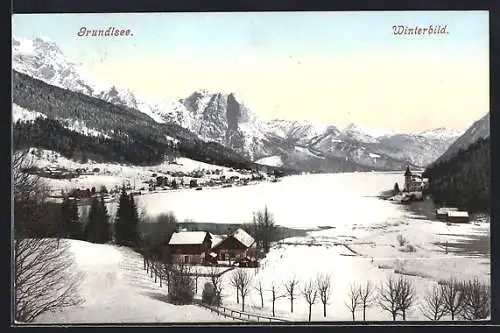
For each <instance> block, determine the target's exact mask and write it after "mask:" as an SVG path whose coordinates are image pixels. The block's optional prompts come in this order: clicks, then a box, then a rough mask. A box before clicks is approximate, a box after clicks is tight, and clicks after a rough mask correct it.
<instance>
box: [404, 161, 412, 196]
mask: <svg viewBox="0 0 500 333" xmlns="http://www.w3.org/2000/svg"><path fill="white" fill-rule="evenodd" d="M410 184H411V171H410V166H409V165H407V166H406V171H405V191H406V192H410Z"/></svg>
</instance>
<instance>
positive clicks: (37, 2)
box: [3, 0, 500, 332]
mask: <svg viewBox="0 0 500 333" xmlns="http://www.w3.org/2000/svg"><path fill="white" fill-rule="evenodd" d="M5 3H6V2H5ZM11 6H12V8H11V14H12V13H14V14H23V13H25V14H27V13H92V12H96V13H97V12H108V13H112V12H207V11H225V12H231V11H356V10H357V11H360V10H363V11H365V10H366V11H368V10H376V11H380V10H398V11H399V10H488V11H489V14H490V15H489V23H490V128H491V140H492V147H497V146H498V147H500V144H497V141H498V140H499V139H500V134H497V127H499V126H500V123H499V121H500V115H498V116H497V115H496V113H497V112H500V111H498V110H497V109H498V108H495V105H496V104H498V103H496V102H497V99H496V96H497V94H498V87H500V82H499V74H498V73H499V65H500V52H499V51H498V46H499V43H500V6H499V4H497V1H495V0H476V1H466V0H458V1H452V0H439V1H438V0H425V1H418V2H417V1H413V2H406V3H401V1H397V0H383V1H377V2H375V1H372V0H362V1H353V0H351V1H349V0H342V1H336V3H333V2H329V1H327V0H308V1H302V2H298V1H297V2H289V1H286V0H268V1H260V2H257V1H249V0H246V1H240V2H238V3H236V2H235V1H231V0H218V1H214V0H212V1H204V2H201V1H196V0H184V1H182V0H177V1H160V0H157V1H154V0H142V1H141V0H138V1H133V0H105V1H104V0H101V1H90V0H87V1H84V0H80V1H70V0H13V4H12V5H11ZM8 22H11V21H10V20H9V21H8ZM9 24H10V23H9ZM9 26H10V25H9ZM8 45H9V48H8V50H9V51H11V49H10V45H11V42H10V37H9V42H8ZM8 56H9V58H8V59H7V63H8V64H9V73H8V75H9V77H10V75H11V71H10V70H11V68H10V66H11V58H10V52H9V54H8ZM10 89H11V87H10V85H8V87H7V90H5V91H7V94H8V96H7V98H8V99H7V98H6V99H5V101H6V107H7V108H6V110H10V109H11V102H10V100H11V90H10ZM495 103H496V104H495ZM9 117H10V114H9ZM9 119H11V118H9ZM4 124H5V125H8V126H9V130H7V131H4V132H3V133H5V135H7V134H9V137H8V139H7V138H6V139H5V140H4V141H3V142H4V143H6V144H7V143H8V149H9V150H10V148H11V145H10V141H11V135H10V134H11V133H10V124H9V122H8V121H7V122H5V123H4ZM499 154H500V149H492V150H491V171H492V172H491V184H492V186H491V194H492V205H491V207H492V211H491V222H492V224H491V227H490V235H491V240H490V242H491V259H490V260H491V288H492V321H491V322H488V323H481V324H480V323H478V324H477V326H476V325H471V323H458V322H456V323H455V322H439V323H436V324H435V325H433V323H431V322H408V323H401V322H397V323H393V322H386V323H381V322H373V323H366V324H362V325H359V323H358V324H357V325H349V324H348V323H346V322H333V323H331V322H328V323H321V322H317V323H312V324H309V323H293V324H291V325H290V326H288V327H289V328H292V329H294V330H297V329H299V330H301V331H302V330H304V325H305V326H306V327H307V328H306V330H309V329H313V328H319V327H324V328H325V329H335V328H338V329H339V330H342V331H344V330H352V329H354V330H356V331H357V330H358V329H359V330H362V329H365V328H372V329H374V330H376V331H379V330H382V331H386V330H397V331H401V330H402V329H403V330H407V329H408V330H413V328H418V327H420V328H422V329H423V330H425V331H426V332H434V331H436V330H446V329H447V327H450V328H451V329H452V330H453V331H454V332H462V331H464V332H470V331H475V330H477V329H478V328H480V329H490V330H491V331H498V328H495V327H493V326H492V325H493V324H496V325H498V324H500V242H493V239H494V238H496V237H499V236H496V235H500V225H497V224H496V223H495V222H496V217H497V216H500V206H496V205H495V203H497V202H499V201H498V199H497V200H495V199H496V198H498V197H499V196H500V184H499V181H500V175H498V174H496V173H495V171H496V170H497V168H495V165H496V166H497V167H498V164H497V163H496V161H497V160H498V159H497V156H498V155H499ZM8 166H9V171H7V170H6V172H5V173H4V175H10V161H9V165H8ZM7 181H8V182H9V183H10V181H11V179H10V177H9V178H8V180H7ZM10 194H11V193H10V189H9V197H10ZM10 208H11V207H10V205H9V213H11V209H10ZM9 215H10V214H9ZM4 222H5V221H4ZM5 225H9V226H10V224H7V223H4V226H5ZM9 229H10V228H9ZM3 235H4V237H8V240H6V244H9V251H10V243H11V238H10V230H9V231H4V232H3ZM9 254H10V253H9ZM9 257H10V256H9ZM5 262H7V261H5ZM10 262H11V260H9V264H10ZM10 269H11V266H10V265H9V268H8V270H6V272H5V274H7V276H8V278H7V279H8V280H9V298H8V299H9V301H8V304H7V307H8V308H10V282H11V281H10ZM3 299H4V300H7V297H4V298H3ZM74 326H75V328H77V329H78V328H84V329H85V328H89V327H96V328H97V327H106V328H112V329H113V328H114V329H119V330H123V329H126V328H127V327H130V328H132V329H134V328H139V329H140V328H142V327H148V328H153V327H158V326H166V325H152V324H140V325H126V326H122V325H120V324H116V325H74ZM169 326H172V328H174V327H175V328H179V329H180V330H182V329H183V328H190V330H192V329H193V328H194V329H196V328H201V327H203V328H205V327H206V328H208V330H211V329H214V330H224V329H226V330H227V329H232V328H233V327H238V329H239V330H245V331H249V330H252V331H254V330H255V328H256V327H259V326H247V325H245V326H240V325H230V324H229V325H228V324H221V325H214V324H202V323H199V324H197V325H193V324H179V325H169ZM271 326H276V327H275V328H278V327H279V328H280V329H283V328H285V327H281V326H277V325H271ZM452 326H453V327H452ZM471 326H476V327H474V328H472V327H471ZM18 327H19V326H18ZM27 327H43V328H48V329H49V330H52V329H54V328H57V327H62V326H53V325H44V326H42V325H40V326H27ZM268 327H270V326H260V327H259V328H258V329H257V330H266V329H268ZM297 331H298V330H297Z"/></svg>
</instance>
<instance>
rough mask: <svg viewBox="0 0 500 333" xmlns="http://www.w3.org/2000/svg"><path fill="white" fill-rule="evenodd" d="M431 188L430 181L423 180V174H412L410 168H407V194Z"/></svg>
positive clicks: (405, 188) (405, 187) (405, 189)
mask: <svg viewBox="0 0 500 333" xmlns="http://www.w3.org/2000/svg"><path fill="white" fill-rule="evenodd" d="M428 187H429V179H428V178H422V175H421V174H418V173H412V172H411V171H410V166H407V167H406V171H405V186H404V191H405V192H422V191H423V190H425V189H427V188H428Z"/></svg>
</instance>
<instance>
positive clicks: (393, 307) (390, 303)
mask: <svg viewBox="0 0 500 333" xmlns="http://www.w3.org/2000/svg"><path fill="white" fill-rule="evenodd" d="M398 300H399V290H398V283H397V281H395V280H394V278H393V277H392V276H391V277H389V278H388V279H387V281H386V282H385V284H384V283H382V285H381V286H380V288H379V300H378V303H379V305H380V307H381V308H382V309H383V310H385V311H387V312H389V313H390V314H391V316H392V320H396V317H397V315H398V311H399V308H398Z"/></svg>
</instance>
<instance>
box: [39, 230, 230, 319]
mask: <svg viewBox="0 0 500 333" xmlns="http://www.w3.org/2000/svg"><path fill="white" fill-rule="evenodd" d="M69 242H71V247H70V250H71V251H72V252H73V254H74V257H75V262H76V266H77V269H78V270H80V271H81V272H83V273H84V278H83V280H82V282H81V284H80V286H79V295H80V296H81V297H82V298H83V300H84V302H83V303H82V304H81V305H79V306H75V307H72V308H66V309H64V310H62V311H60V312H49V313H45V314H44V315H42V316H40V317H39V318H38V319H37V320H36V322H37V323H64V324H66V323H68V324H74V323H146V322H155V323H164V322H177V323H181V322H217V321H219V322H220V321H233V319H227V318H226V319H224V318H223V317H220V316H217V315H216V314H215V313H212V312H210V311H209V310H206V309H204V308H202V307H199V306H196V305H173V304H170V303H167V302H166V297H167V290H166V288H160V286H159V284H155V283H154V280H153V279H151V278H150V277H148V276H147V275H146V272H145V271H144V270H143V262H142V259H141V257H140V256H139V254H137V253H135V252H133V251H132V250H131V249H129V248H125V247H117V246H113V245H101V244H92V243H88V242H83V241H77V240H69Z"/></svg>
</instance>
